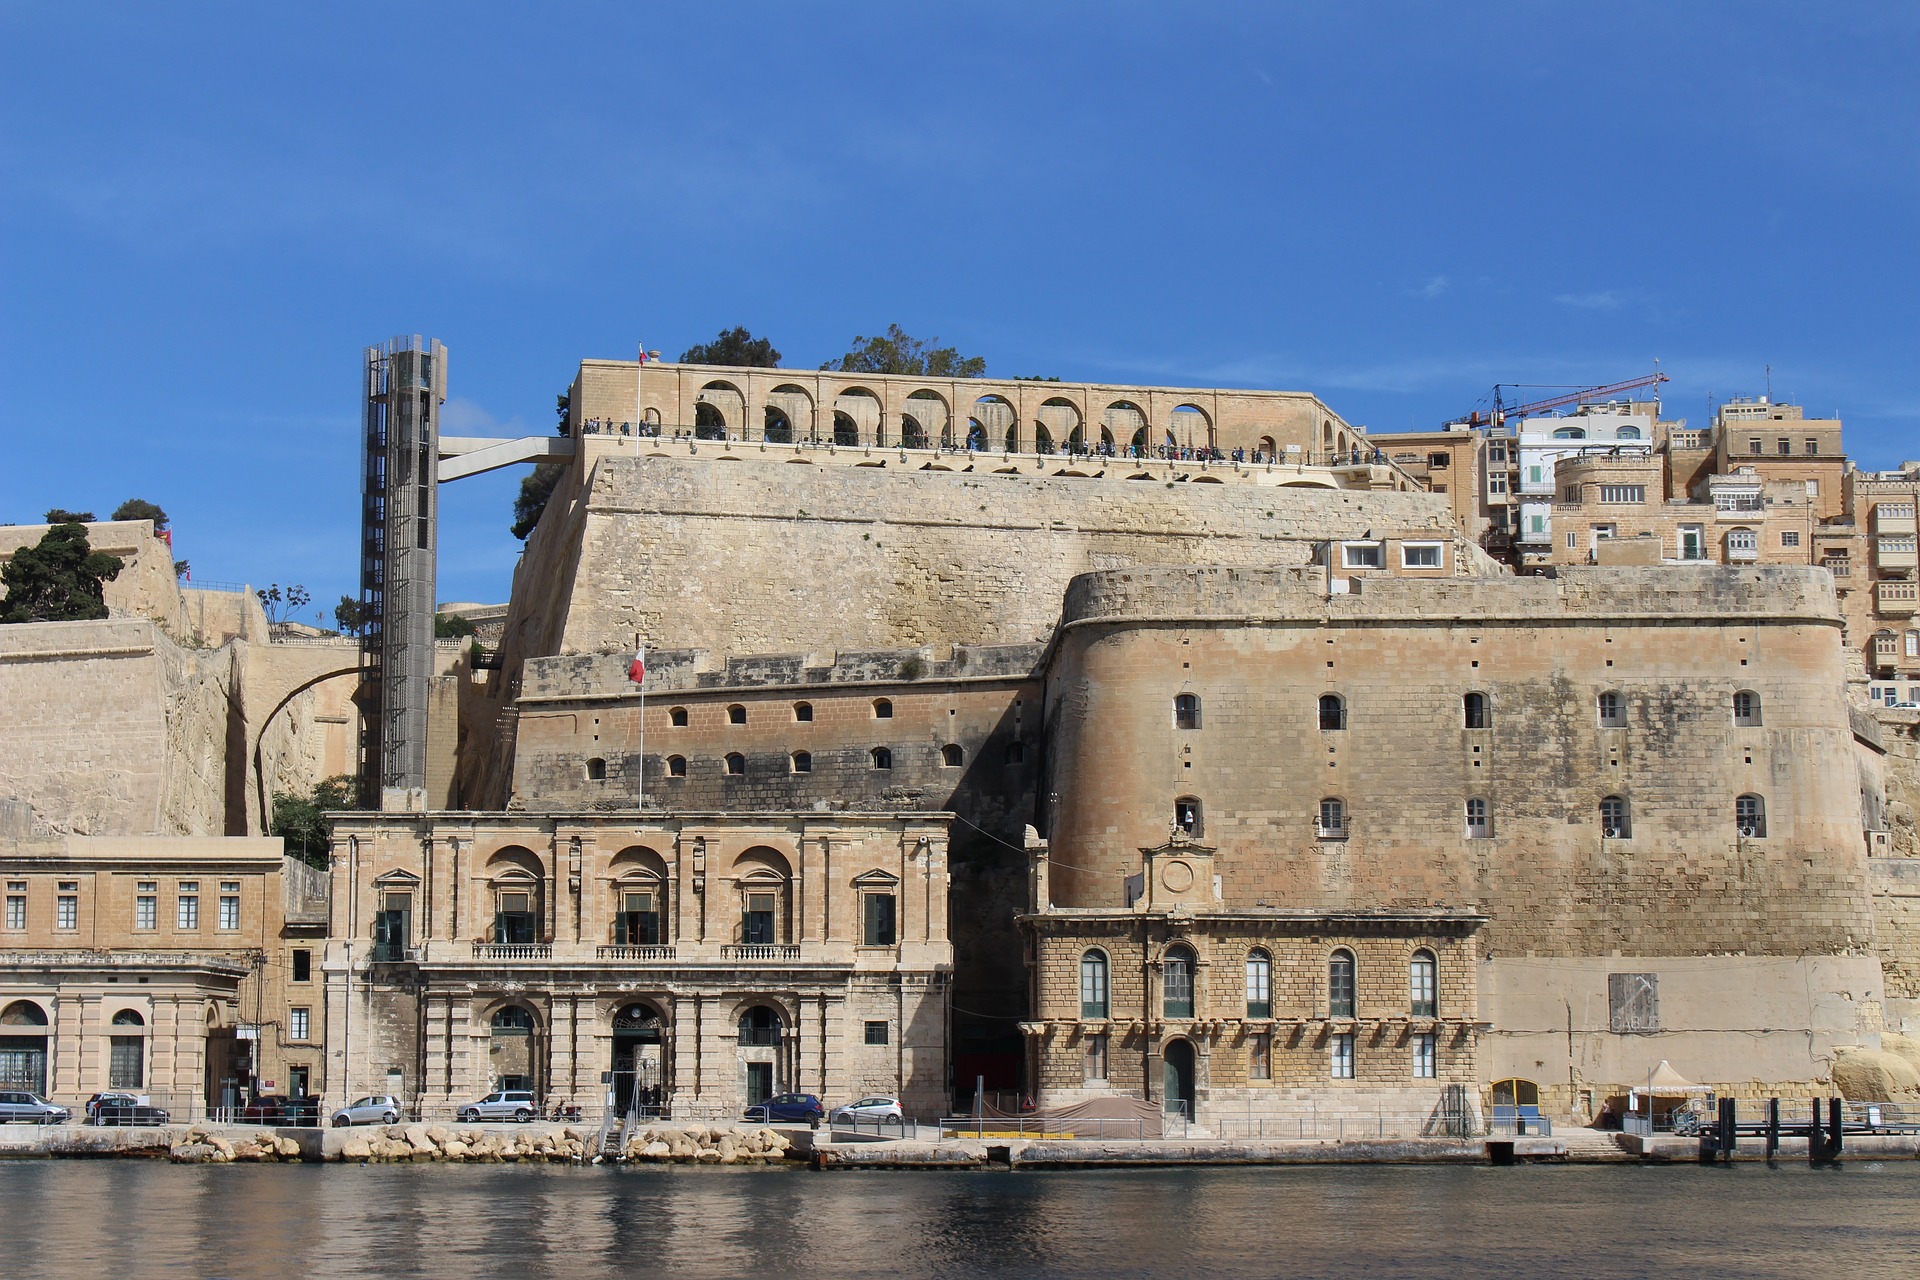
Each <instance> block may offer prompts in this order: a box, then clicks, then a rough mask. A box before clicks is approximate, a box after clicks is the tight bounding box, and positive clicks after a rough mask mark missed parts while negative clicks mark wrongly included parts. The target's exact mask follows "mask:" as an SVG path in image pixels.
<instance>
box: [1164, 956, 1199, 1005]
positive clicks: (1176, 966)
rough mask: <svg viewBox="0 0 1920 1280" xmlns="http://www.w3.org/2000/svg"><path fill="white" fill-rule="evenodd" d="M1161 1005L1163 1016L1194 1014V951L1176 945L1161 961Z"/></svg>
mask: <svg viewBox="0 0 1920 1280" xmlns="http://www.w3.org/2000/svg"><path fill="white" fill-rule="evenodd" d="M1160 997H1161V998H1160V1006H1161V1010H1162V1013H1163V1016H1165V1017H1169V1018H1191V1017H1192V1016H1193V952H1191V951H1189V950H1187V949H1186V948H1185V947H1174V948H1172V949H1170V950H1169V951H1168V952H1167V955H1166V959H1164V960H1162V961H1161V962H1160Z"/></svg>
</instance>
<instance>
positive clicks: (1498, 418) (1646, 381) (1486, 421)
mask: <svg viewBox="0 0 1920 1280" xmlns="http://www.w3.org/2000/svg"><path fill="white" fill-rule="evenodd" d="M1669 381H1671V379H1670V378H1668V377H1667V375H1666V374H1664V373H1661V372H1660V371H1659V370H1658V369H1656V370H1654V371H1653V372H1652V373H1649V374H1643V375H1642V376H1640V377H1638V378H1628V379H1627V380H1626V381H1625V382H1613V383H1609V384H1607V385H1606V386H1604V387H1580V388H1576V389H1573V390H1567V391H1563V393H1562V394H1560V395H1557V396H1548V397H1547V398H1545V399H1544V400H1528V401H1525V402H1523V403H1520V404H1508V403H1506V400H1505V398H1504V397H1503V396H1502V395H1501V392H1502V391H1503V390H1505V389H1507V388H1511V389H1513V390H1514V391H1522V390H1547V389H1549V388H1547V387H1542V386H1539V385H1538V384H1533V383H1524V382H1502V383H1498V384H1496V385H1495V386H1494V388H1493V394H1492V396H1491V397H1490V398H1491V400H1492V402H1493V405H1492V408H1490V409H1489V410H1488V411H1487V413H1486V415H1485V416H1484V417H1483V416H1482V415H1481V412H1480V410H1478V409H1475V410H1474V411H1473V412H1472V413H1470V414H1468V415H1467V416H1466V417H1465V418H1460V419H1456V421H1459V422H1464V423H1466V424H1467V425H1468V426H1473V427H1479V426H1495V427H1497V426H1499V425H1500V424H1501V423H1503V422H1505V421H1507V420H1508V419H1509V418H1530V417H1533V416H1535V415H1537V414H1542V413H1548V412H1551V411H1552V410H1554V409H1564V408H1566V407H1567V406H1568V405H1570V404H1584V403H1585V402H1587V401H1589V400H1599V399H1606V398H1610V397H1612V396H1617V395H1620V394H1621V393H1622V392H1627V391H1638V390H1639V389H1640V388H1642V387H1657V386H1659V385H1660V384H1661V383H1663V382H1669Z"/></svg>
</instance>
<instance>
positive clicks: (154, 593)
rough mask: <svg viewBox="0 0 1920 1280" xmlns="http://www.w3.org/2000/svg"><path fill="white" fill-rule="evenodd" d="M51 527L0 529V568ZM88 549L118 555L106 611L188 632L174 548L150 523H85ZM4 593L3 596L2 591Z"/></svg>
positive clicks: (173, 631)
mask: <svg viewBox="0 0 1920 1280" xmlns="http://www.w3.org/2000/svg"><path fill="white" fill-rule="evenodd" d="M51 527H52V526H51V525H44V524H9V525H0V565H4V564H6V563H7V562H8V561H9V560H12V559H13V556H14V553H15V552H16V551H19V550H20V549H21V548H22V547H31V546H34V545H35V544H37V543H38V542H39V541H40V539H42V538H44V537H46V535H47V530H48V529H50V528H51ZM87 545H88V546H90V547H92V548H93V549H94V550H95V551H104V552H106V553H107V554H108V555H113V556H119V557H120V560H121V565H120V572H119V574H118V575H116V576H115V577H114V579H113V581H111V582H109V583H107V584H106V586H105V590H104V592H103V594H104V596H105V598H106V602H107V609H108V611H109V613H111V614H114V615H120V614H126V615H131V616H134V617H140V618H151V619H153V620H154V621H155V622H159V623H164V624H165V625H166V627H167V630H168V631H169V633H170V634H172V635H175V636H184V635H186V634H187V633H188V627H187V615H186V612H185V609H184V607H183V605H182V603H181V600H180V589H179V586H178V585H177V583H176V580H175V577H174V572H173V548H172V547H171V546H169V545H168V544H167V542H166V541H165V540H164V539H162V538H159V537H157V536H155V534H154V532H153V521H151V520H98V521H95V522H93V523H91V524H89V525H87ZM0 594H4V593H0Z"/></svg>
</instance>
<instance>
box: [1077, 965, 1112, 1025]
mask: <svg viewBox="0 0 1920 1280" xmlns="http://www.w3.org/2000/svg"><path fill="white" fill-rule="evenodd" d="M1080 1016H1081V1017H1082V1018H1091V1019H1101V1018H1105V1017H1106V1016H1107V953H1106V952H1104V951H1089V952H1087V953H1085V954H1084V955H1082V956H1081V957H1080Z"/></svg>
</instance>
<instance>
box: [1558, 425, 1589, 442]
mask: <svg viewBox="0 0 1920 1280" xmlns="http://www.w3.org/2000/svg"><path fill="white" fill-rule="evenodd" d="M1553 438H1554V439H1555V440H1585V439H1586V438H1587V432H1586V428H1584V427H1561V428H1560V429H1559V430H1558V431H1556V432H1554V433H1553Z"/></svg>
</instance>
